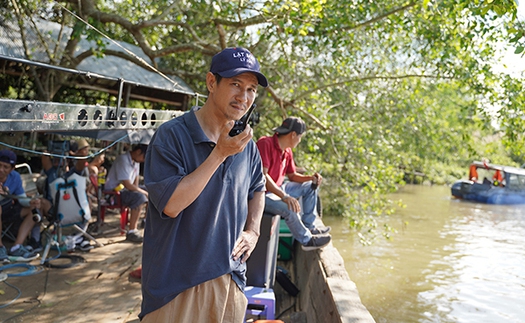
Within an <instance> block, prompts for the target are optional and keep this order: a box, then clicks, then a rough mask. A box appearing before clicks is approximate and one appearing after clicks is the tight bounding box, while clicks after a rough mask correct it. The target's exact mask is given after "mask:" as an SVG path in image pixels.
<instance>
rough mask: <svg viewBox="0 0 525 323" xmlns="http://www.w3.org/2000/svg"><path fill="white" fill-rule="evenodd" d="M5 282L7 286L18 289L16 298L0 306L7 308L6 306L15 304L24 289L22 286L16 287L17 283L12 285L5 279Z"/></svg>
mask: <svg viewBox="0 0 525 323" xmlns="http://www.w3.org/2000/svg"><path fill="white" fill-rule="evenodd" d="M4 284H6V285H7V286H9V287H11V288H13V289H15V290H16V291H18V295H16V297H15V298H13V299H12V300H11V301H9V302H8V303H6V304H4V305H0V308H5V307H8V306H9V305H11V304H13V303H14V302H15V301H16V300H17V299H18V298H19V297H20V295H22V291H21V290H20V288H18V287H16V286H15V285H11V284H9V283H8V282H6V281H4Z"/></svg>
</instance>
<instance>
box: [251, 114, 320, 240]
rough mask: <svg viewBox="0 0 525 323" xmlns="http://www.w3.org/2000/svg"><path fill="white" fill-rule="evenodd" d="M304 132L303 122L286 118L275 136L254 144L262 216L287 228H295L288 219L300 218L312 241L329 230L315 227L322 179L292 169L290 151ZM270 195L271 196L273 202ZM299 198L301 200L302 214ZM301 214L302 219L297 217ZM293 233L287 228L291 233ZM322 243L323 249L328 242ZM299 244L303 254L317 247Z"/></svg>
mask: <svg viewBox="0 0 525 323" xmlns="http://www.w3.org/2000/svg"><path fill="white" fill-rule="evenodd" d="M305 130H306V125H305V123H304V121H302V120H301V119H299V118H295V117H290V118H287V119H286V120H284V121H283V123H282V125H281V126H280V127H278V128H275V129H274V132H275V134H274V135H273V136H272V137H261V138H260V139H259V140H258V141H257V147H258V148H259V152H260V153H261V159H262V162H263V172H264V175H265V176H266V190H267V195H266V200H265V203H266V204H265V212H268V213H272V214H279V215H281V216H282V217H283V218H285V220H286V223H287V224H288V227H290V226H291V225H295V224H294V223H289V221H288V220H287V217H288V216H290V217H292V218H294V217H297V216H299V217H300V219H301V221H302V223H303V225H304V226H305V227H306V228H307V229H308V230H309V231H310V232H311V234H312V235H313V237H314V238H315V237H317V236H318V235H324V234H327V233H328V232H329V231H330V227H316V226H315V223H314V222H315V220H316V218H317V192H318V190H317V187H318V186H319V185H320V184H321V182H322V177H321V175H320V174H319V173H315V174H314V175H303V174H300V173H298V172H297V169H296V167H295V161H294V158H293V153H292V149H293V148H295V147H297V145H298V144H299V142H301V137H302V135H303V134H304V132H305ZM285 176H286V177H288V180H289V182H287V183H284V178H285ZM312 184H314V185H312ZM270 193H273V195H274V196H273V197H274V198H272V195H271V194H270ZM299 198H302V205H303V208H302V210H301V205H300V204H299ZM301 211H302V216H301V215H299V213H300V212H301ZM293 230H294V229H293V228H292V227H290V231H293ZM296 239H297V238H296ZM317 239H319V238H317ZM314 240H315V239H314ZM322 240H323V242H322V243H323V246H324V245H326V244H328V242H330V239H326V238H323V239H322ZM299 242H301V241H299ZM301 243H302V244H303V249H304V250H312V249H313V248H315V247H316V244H317V243H316V242H314V241H311V242H307V243H305V242H301ZM312 244H313V245H312ZM310 245H312V246H310ZM317 247H318V246H317Z"/></svg>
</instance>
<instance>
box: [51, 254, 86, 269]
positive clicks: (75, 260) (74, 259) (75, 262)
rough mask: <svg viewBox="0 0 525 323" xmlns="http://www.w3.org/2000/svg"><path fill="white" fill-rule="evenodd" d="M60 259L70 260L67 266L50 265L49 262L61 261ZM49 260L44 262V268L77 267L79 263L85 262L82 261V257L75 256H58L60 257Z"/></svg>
mask: <svg viewBox="0 0 525 323" xmlns="http://www.w3.org/2000/svg"><path fill="white" fill-rule="evenodd" d="M61 258H66V259H71V262H70V263H67V264H61V265H54V264H52V263H51V260H56V259H61ZM51 260H48V261H46V262H45V264H44V266H46V267H49V268H60V269H63V268H71V267H74V266H76V265H78V264H79V263H83V262H86V259H84V258H83V257H81V256H75V255H60V257H58V258H55V259H51Z"/></svg>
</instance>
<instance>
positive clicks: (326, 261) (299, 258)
mask: <svg viewBox="0 0 525 323" xmlns="http://www.w3.org/2000/svg"><path fill="white" fill-rule="evenodd" d="M294 268H295V271H296V280H297V284H298V287H299V289H300V290H301V292H300V293H299V295H298V296H297V308H296V310H297V311H301V312H305V313H306V317H307V322H311V323H313V322H323V323H332V322H333V323H343V322H344V323H347V322H348V323H375V320H374V318H373V317H372V315H371V314H370V312H368V310H367V309H366V308H365V306H364V305H363V304H362V303H361V298H360V297H359V292H358V291H357V287H356V285H355V283H354V282H352V281H351V280H350V277H349V276H348V272H347V271H346V269H345V267H344V261H343V258H342V257H341V255H340V254H339V251H337V249H336V248H334V247H333V245H332V244H330V245H328V246H326V247H325V248H323V249H322V250H318V251H304V250H302V249H301V247H300V246H299V245H298V244H296V247H295V264H294Z"/></svg>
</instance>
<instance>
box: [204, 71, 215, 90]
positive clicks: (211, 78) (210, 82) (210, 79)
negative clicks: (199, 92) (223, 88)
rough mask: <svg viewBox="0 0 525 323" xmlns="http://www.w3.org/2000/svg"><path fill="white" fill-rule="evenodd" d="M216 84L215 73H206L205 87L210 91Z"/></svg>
mask: <svg viewBox="0 0 525 323" xmlns="http://www.w3.org/2000/svg"><path fill="white" fill-rule="evenodd" d="M216 86H217V79H216V78H215V75H213V73H212V72H208V73H207V74H206V87H207V88H208V91H209V92H210V93H212V92H213V91H214V89H215V87H216Z"/></svg>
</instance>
